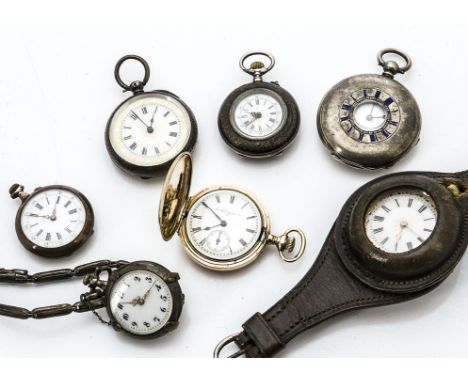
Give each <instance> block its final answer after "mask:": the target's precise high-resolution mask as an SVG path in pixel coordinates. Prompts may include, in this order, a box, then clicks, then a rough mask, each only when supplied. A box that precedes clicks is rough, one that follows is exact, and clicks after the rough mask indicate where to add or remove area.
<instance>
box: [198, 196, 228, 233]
mask: <svg viewBox="0 0 468 382" xmlns="http://www.w3.org/2000/svg"><path fill="white" fill-rule="evenodd" d="M202 205H203V206H204V207H206V208H208V209H209V210H210V211H211V212H212V213H213V215H214V216H216V218H217V219H218V220H219V221H220V222H221V226H222V227H225V226H226V221H224V220H223V219H221V218H220V217H219V216H218V214H217V213H216V212H214V211H213V210H212V209H211V207H210V206H208V204H206V203H205V202H202Z"/></svg>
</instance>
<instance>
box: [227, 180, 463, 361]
mask: <svg viewBox="0 0 468 382" xmlns="http://www.w3.org/2000/svg"><path fill="white" fill-rule="evenodd" d="M408 175H418V176H425V177H427V178H432V179H436V180H437V182H439V183H440V184H442V185H445V186H446V187H449V186H450V187H452V190H451V191H452V192H453V193H454V197H455V199H456V202H457V203H458V205H459V206H460V211H461V215H462V216H463V217H464V219H462V220H461V224H465V225H466V224H468V223H465V221H466V220H467V210H468V171H465V172H460V173H455V174H448V173H429V172H426V173H422V172H412V173H402V174H399V175H398V174H393V175H388V176H386V177H382V178H378V179H376V180H374V181H372V182H370V183H368V184H367V185H364V186H363V187H362V188H361V189H359V190H357V191H356V192H355V194H353V195H352V196H351V197H350V199H349V200H348V202H347V203H346V204H345V206H344V207H343V210H342V211H345V210H346V209H347V208H348V207H350V206H351V207H352V206H353V205H354V202H355V200H356V195H358V194H359V192H362V190H363V189H365V188H366V187H369V186H370V185H372V184H373V183H375V182H383V181H385V178H390V177H394V176H399V177H405V176H408ZM453 186H455V188H453ZM458 194H459V195H458ZM335 224H336V225H337V226H338V227H340V229H341V230H343V229H344V226H346V224H348V222H343V221H341V220H340V219H339V218H338V220H337V223H335ZM337 232H338V233H339V232H340V231H337ZM337 232H335V227H333V228H332V230H331V232H330V234H329V235H328V238H327V240H326V241H325V244H324V246H323V248H322V250H321V252H320V254H319V256H318V257H317V260H316V261H315V263H314V264H313V266H312V268H311V269H310V270H309V271H308V272H307V273H306V275H305V276H304V277H303V278H302V280H301V281H299V283H298V284H297V285H296V286H295V287H294V288H293V289H292V290H291V291H290V292H289V293H288V294H286V295H285V296H284V297H283V298H282V299H281V300H280V301H278V302H277V303H276V304H275V305H273V306H272V307H271V308H270V309H269V310H267V311H266V312H265V313H263V314H260V313H256V314H255V315H253V316H252V317H251V318H250V319H249V320H247V321H246V322H245V323H244V324H243V325H242V327H243V329H244V330H243V332H241V333H240V334H238V335H237V336H236V337H235V342H236V343H237V345H238V346H239V347H240V348H241V350H240V352H238V353H237V354H245V355H246V356H247V357H271V356H274V355H275V354H277V353H278V352H279V351H280V350H281V349H283V348H284V347H285V346H286V344H287V343H288V342H289V341H291V340H292V339H293V338H294V337H295V336H297V335H298V334H299V333H301V332H302V331H304V330H306V329H309V328H311V327H313V326H315V325H317V324H319V323H320V322H322V321H324V320H326V319H328V318H330V317H333V316H335V315H337V314H340V313H343V312H346V311H349V310H353V309H360V308H366V307H373V306H381V305H388V304H393V303H397V302H401V301H406V300H409V299H412V298H415V297H418V296H420V295H422V294H425V293H427V292H429V291H431V290H432V289H434V288H435V287H437V285H439V284H440V283H441V282H442V281H443V280H444V279H445V278H446V277H447V276H448V274H449V273H450V272H451V271H452V270H453V267H454V266H455V265H456V264H457V263H458V261H459V260H460V258H461V256H462V255H463V252H464V250H465V249H466V245H467V243H468V237H466V236H467V235H460V237H459V238H458V241H459V243H458V244H457V248H458V249H457V250H456V251H454V254H453V256H454V257H455V259H451V260H450V261H447V264H445V265H446V268H447V269H446V271H445V272H444V273H443V274H441V275H440V277H434V279H433V280H432V281H431V283H430V284H428V285H427V286H425V287H424V288H420V289H406V290H404V289H402V290H397V288H381V287H376V286H375V285H373V284H371V283H365V282H364V281H361V279H360V278H358V277H357V276H358V274H357V273H356V271H355V270H354V271H353V268H352V267H349V266H348V267H347V266H345V264H344V263H343V261H342V257H340V254H342V253H341V252H340V253H339V252H338V249H337V246H336V242H335V238H336V237H337V236H336V234H337ZM461 232H464V230H462V231H461ZM339 237H340V236H339V235H338V238H339ZM343 246H344V244H343V243H341V246H340V247H339V248H340V251H343V250H344V247H343ZM455 252H456V253H455ZM394 282H395V283H398V282H399V280H394Z"/></svg>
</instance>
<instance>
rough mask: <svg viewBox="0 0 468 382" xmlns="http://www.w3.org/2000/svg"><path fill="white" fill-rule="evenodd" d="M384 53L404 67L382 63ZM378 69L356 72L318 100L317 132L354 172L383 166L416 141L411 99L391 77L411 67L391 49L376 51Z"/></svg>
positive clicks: (416, 110)
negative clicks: (403, 62)
mask: <svg viewBox="0 0 468 382" xmlns="http://www.w3.org/2000/svg"><path fill="white" fill-rule="evenodd" d="M387 54H395V55H398V56H400V57H401V58H403V60H404V61H405V64H404V65H403V66H400V65H399V64H398V63H397V62H396V61H392V60H385V59H384V57H385V55H387ZM377 58H378V63H379V65H380V66H382V67H383V69H384V71H383V73H382V74H381V75H379V74H360V75H356V76H352V77H349V78H346V79H345V80H343V81H341V82H339V83H338V84H336V85H335V86H334V87H333V88H332V89H330V91H329V92H328V93H327V94H326V95H325V97H324V98H323V100H322V102H321V104H320V107H319V110H318V114H317V128H318V132H319V135H320V138H321V139H322V142H323V143H324V144H325V146H326V147H327V149H328V150H329V151H330V153H331V155H332V156H333V157H334V158H336V159H338V160H340V161H342V162H344V163H346V164H348V165H350V166H352V167H356V168H362V169H368V170H374V169H381V168H389V167H391V166H392V165H393V164H395V162H397V161H398V160H399V159H401V158H402V157H403V156H404V155H405V154H406V153H407V152H408V151H410V150H411V148H413V147H414V146H415V145H416V144H417V143H418V141H419V132H420V130H421V114H420V111H419V107H418V105H417V103H416V100H415V99H414V97H413V96H412V95H411V93H410V92H409V91H408V89H406V88H405V87H404V86H403V85H402V84H400V83H399V82H397V81H395V80H394V79H393V77H394V76H395V75H396V74H398V73H399V74H404V73H405V72H407V71H408V70H409V69H410V68H411V65H412V62H411V59H410V57H409V56H408V55H407V54H406V53H403V52H402V51H400V50H397V49H384V50H382V51H381V52H379V54H378V56H377Z"/></svg>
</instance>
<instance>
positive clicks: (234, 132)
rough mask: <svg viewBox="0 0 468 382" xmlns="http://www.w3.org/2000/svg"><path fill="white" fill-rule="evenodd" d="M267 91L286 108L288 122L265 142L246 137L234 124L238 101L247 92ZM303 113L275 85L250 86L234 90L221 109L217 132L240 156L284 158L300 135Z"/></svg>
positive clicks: (279, 87)
mask: <svg viewBox="0 0 468 382" xmlns="http://www.w3.org/2000/svg"><path fill="white" fill-rule="evenodd" d="M254 89H266V90H267V91H268V92H273V93H275V94H276V95H277V96H278V98H280V99H281V100H282V103H283V104H284V105H285V107H286V111H287V112H286V114H287V115H286V118H285V120H284V122H283V125H282V127H281V128H279V129H278V130H277V131H276V132H275V133H274V134H271V135H268V136H266V137H264V138H252V137H247V136H246V135H245V134H243V133H241V132H240V131H239V130H238V128H237V127H236V126H234V125H233V123H232V120H231V113H232V108H233V107H234V103H235V101H236V100H237V99H238V98H239V97H240V96H241V95H242V94H243V93H245V92H248V91H251V90H254ZM299 125H300V112H299V107H298V106H297V103H296V101H295V100H294V98H293V97H292V95H291V94H290V93H289V92H288V91H287V90H285V89H284V88H282V87H281V86H280V85H278V84H277V83H274V82H263V81H259V82H250V83H247V84H245V85H242V86H240V87H238V88H236V89H235V90H233V91H232V92H231V93H230V94H229V95H228V96H227V98H226V99H225V100H224V102H223V103H222V105H221V108H220V110H219V114H218V129H219V132H220V134H221V137H222V138H223V140H224V142H225V143H226V144H227V145H228V146H229V147H230V148H231V149H232V150H234V151H235V152H236V153H237V154H239V155H241V156H244V157H248V158H267V157H272V156H275V155H278V154H281V153H282V152H283V151H284V150H286V149H287V148H288V147H289V146H290V145H291V144H292V143H293V141H294V140H295V138H296V136H297V133H298V131H299Z"/></svg>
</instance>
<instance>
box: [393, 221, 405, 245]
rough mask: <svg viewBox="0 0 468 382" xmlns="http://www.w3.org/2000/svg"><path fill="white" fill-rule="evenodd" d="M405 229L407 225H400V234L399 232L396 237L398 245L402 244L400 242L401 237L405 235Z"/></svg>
mask: <svg viewBox="0 0 468 382" xmlns="http://www.w3.org/2000/svg"><path fill="white" fill-rule="evenodd" d="M405 227H406V225H405V224H403V223H400V232H398V234H397V236H396V239H395V241H396V243H397V244H398V243H399V242H400V240H401V235H402V234H403V229H404V228H405Z"/></svg>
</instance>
